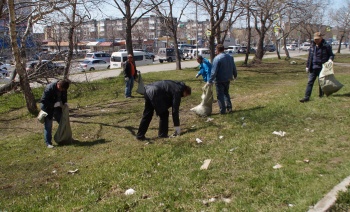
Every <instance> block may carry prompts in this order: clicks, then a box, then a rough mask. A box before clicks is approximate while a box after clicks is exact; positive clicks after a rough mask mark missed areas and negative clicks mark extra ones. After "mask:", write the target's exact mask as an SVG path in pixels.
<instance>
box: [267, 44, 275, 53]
mask: <svg viewBox="0 0 350 212" xmlns="http://www.w3.org/2000/svg"><path fill="white" fill-rule="evenodd" d="M264 50H265V51H267V52H274V51H276V47H275V45H273V44H270V45H266V46H265V47H264Z"/></svg>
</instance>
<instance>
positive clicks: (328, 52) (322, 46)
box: [299, 32, 334, 103]
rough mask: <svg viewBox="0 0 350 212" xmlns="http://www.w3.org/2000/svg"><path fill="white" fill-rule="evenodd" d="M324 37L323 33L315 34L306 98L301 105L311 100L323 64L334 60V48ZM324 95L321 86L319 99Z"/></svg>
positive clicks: (309, 58)
mask: <svg viewBox="0 0 350 212" xmlns="http://www.w3.org/2000/svg"><path fill="white" fill-rule="evenodd" d="M322 36H323V35H322V34H321V32H316V33H314V42H313V43H312V45H311V47H310V49H309V56H308V59H307V63H306V73H308V74H309V77H308V82H307V86H306V91H305V96H304V98H302V99H300V100H299V101H300V102H301V103H304V102H308V101H309V100H310V97H311V92H312V87H313V86H314V83H315V80H316V78H317V77H319V75H320V72H321V70H322V64H323V63H325V62H327V61H333V60H334V54H333V51H332V46H331V45H329V44H328V43H327V42H326V41H325V40H324V39H323V37H322ZM323 95H324V93H323V91H322V89H321V86H320V84H319V97H323Z"/></svg>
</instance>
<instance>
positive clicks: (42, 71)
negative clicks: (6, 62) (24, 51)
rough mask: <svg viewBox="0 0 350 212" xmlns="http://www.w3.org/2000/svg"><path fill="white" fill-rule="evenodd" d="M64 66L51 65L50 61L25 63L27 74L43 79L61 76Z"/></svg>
mask: <svg viewBox="0 0 350 212" xmlns="http://www.w3.org/2000/svg"><path fill="white" fill-rule="evenodd" d="M64 68H65V67H64V66H62V65H59V64H57V63H53V62H52V61H50V60H42V61H41V62H39V61H32V62H29V63H27V67H26V71H27V73H36V74H38V75H40V76H43V77H52V76H55V75H62V74H63V71H64Z"/></svg>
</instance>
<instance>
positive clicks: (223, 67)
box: [207, 44, 237, 114]
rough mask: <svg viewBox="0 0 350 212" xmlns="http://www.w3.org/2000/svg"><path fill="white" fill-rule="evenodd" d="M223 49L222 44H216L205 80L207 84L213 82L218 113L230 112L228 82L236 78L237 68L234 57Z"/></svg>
mask: <svg viewBox="0 0 350 212" xmlns="http://www.w3.org/2000/svg"><path fill="white" fill-rule="evenodd" d="M224 50H225V48H224V45H222V44H218V45H217V46H216V48H215V53H216V56H215V58H214V60H213V67H212V69H211V75H210V78H209V79H208V82H207V84H209V85H212V84H213V83H215V87H216V95H217V99H218V104H219V107H220V114H225V113H230V112H232V103H231V98H230V94H229V90H230V82H231V80H235V79H237V69H236V65H235V62H234V59H233V57H232V56H230V55H229V54H226V53H225V52H224Z"/></svg>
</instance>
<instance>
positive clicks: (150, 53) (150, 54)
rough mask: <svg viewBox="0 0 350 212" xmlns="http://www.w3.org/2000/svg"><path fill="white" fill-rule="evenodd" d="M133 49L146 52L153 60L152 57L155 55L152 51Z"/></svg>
mask: <svg viewBox="0 0 350 212" xmlns="http://www.w3.org/2000/svg"><path fill="white" fill-rule="evenodd" d="M134 51H140V52H146V54H147V55H148V56H149V57H150V58H152V61H153V62H154V58H155V57H156V56H155V55H154V53H153V52H149V51H146V50H144V49H134Z"/></svg>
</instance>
